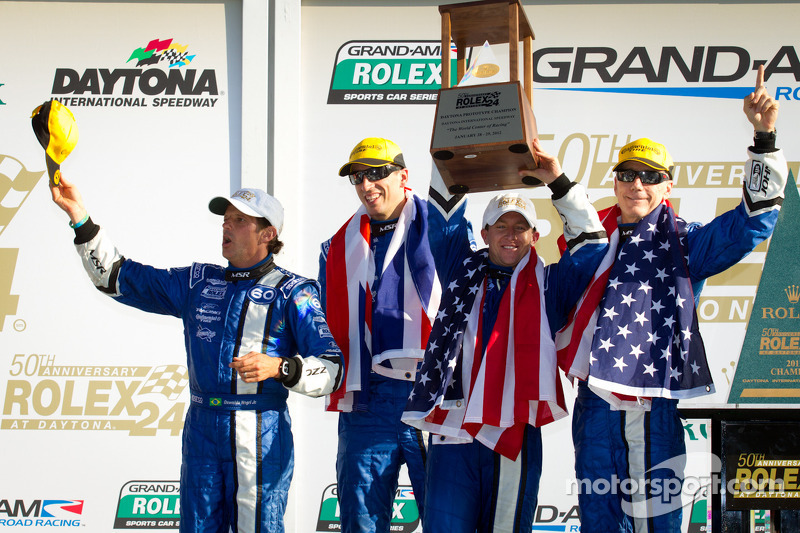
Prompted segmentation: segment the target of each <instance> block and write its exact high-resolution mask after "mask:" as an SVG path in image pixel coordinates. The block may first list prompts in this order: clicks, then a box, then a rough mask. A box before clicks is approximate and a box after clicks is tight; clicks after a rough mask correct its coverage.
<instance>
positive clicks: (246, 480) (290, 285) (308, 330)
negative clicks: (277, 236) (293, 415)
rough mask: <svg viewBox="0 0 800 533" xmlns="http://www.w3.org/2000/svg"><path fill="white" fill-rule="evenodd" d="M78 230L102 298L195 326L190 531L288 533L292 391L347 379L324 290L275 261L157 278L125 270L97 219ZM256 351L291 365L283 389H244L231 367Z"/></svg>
mask: <svg viewBox="0 0 800 533" xmlns="http://www.w3.org/2000/svg"><path fill="white" fill-rule="evenodd" d="M75 231H76V237H75V244H76V247H77V249H78V253H79V254H80V255H81V257H82V260H83V264H84V267H85V269H86V271H87V273H88V274H89V277H90V279H91V280H92V282H93V283H94V284H95V286H96V287H97V288H98V289H99V290H100V291H102V292H104V293H106V294H108V295H110V296H111V297H113V298H114V299H115V300H117V301H118V302H120V303H124V304H126V305H130V306H132V307H135V308H137V309H141V310H143V311H147V312H150V313H158V314H163V315H172V316H175V317H178V318H180V319H181V320H182V321H183V325H184V338H185V344H186V354H187V364H188V368H189V386H190V392H191V405H190V407H189V411H188V413H187V415H186V420H185V424H184V432H183V459H182V465H181V484H180V485H181V488H180V490H181V493H180V497H181V523H180V530H181V531H182V532H195V531H203V532H220V533H222V532H227V531H229V530H233V531H239V532H245V531H247V532H264V533H267V532H270V533H271V532H275V531H278V532H282V531H283V514H284V510H285V507H286V501H287V495H288V490H289V484H290V482H291V478H292V471H293V468H294V444H293V440H292V433H291V422H290V418H289V412H288V408H287V405H286V400H287V397H288V394H289V390H293V391H295V392H299V393H301V394H305V395H308V396H320V395H324V394H329V393H330V392H332V391H333V390H335V388H336V387H337V385H338V383H339V381H340V378H341V372H342V363H341V352H340V351H339V349H338V347H337V346H336V343H335V342H333V338H332V336H331V334H330V332H329V331H328V327H327V324H326V321H325V315H324V314H323V312H322V307H321V305H320V302H319V295H318V290H317V285H316V283H315V282H314V281H313V280H308V279H305V278H302V277H300V276H297V275H295V274H292V273H291V272H288V271H286V270H284V269H282V268H280V267H278V266H276V265H275V264H274V262H273V260H272V255H271V254H270V255H269V256H268V257H267V258H266V259H264V260H263V261H262V262H260V263H258V264H257V265H255V266H253V267H252V268H250V269H235V268H232V267H229V268H223V267H220V266H217V265H212V264H200V263H195V264H193V265H192V266H191V267H185V268H174V269H169V270H163V269H156V268H153V267H150V266H147V265H142V264H140V263H136V262H134V261H131V260H127V259H125V258H124V257H123V256H122V255H120V253H119V252H118V251H117V249H116V248H115V247H114V246H113V244H112V243H111V242H110V241H109V239H108V238H107V237H106V236H105V232H104V231H103V230H101V229H100V227H99V226H97V225H95V224H94V223H93V222H92V221H91V219H89V221H88V222H86V223H85V224H83V225H82V226H80V227H78V228H77V229H76V230H75ZM249 352H257V353H264V354H267V355H268V356H270V357H283V358H285V363H286V367H287V368H288V372H286V374H285V375H283V377H282V382H279V381H277V380H276V379H267V380H264V381H260V382H257V383H245V382H244V381H242V380H241V379H240V378H239V375H238V373H237V372H236V371H235V370H234V369H232V368H229V366H228V364H229V363H230V362H231V361H232V359H233V357H238V356H243V355H245V354H247V353H249ZM298 353H299V354H300V355H296V354H298Z"/></svg>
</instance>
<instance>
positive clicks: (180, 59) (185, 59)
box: [160, 48, 194, 67]
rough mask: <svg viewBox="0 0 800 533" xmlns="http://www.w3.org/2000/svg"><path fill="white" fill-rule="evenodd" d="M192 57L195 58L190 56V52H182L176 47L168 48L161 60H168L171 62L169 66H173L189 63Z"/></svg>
mask: <svg viewBox="0 0 800 533" xmlns="http://www.w3.org/2000/svg"><path fill="white" fill-rule="evenodd" d="M192 59H194V56H190V55H189V52H186V51H184V52H180V51H178V50H175V49H174V48H170V49H168V50H164V53H162V54H161V59H160V60H161V61H166V62H167V63H169V66H170V67H172V66H175V65H180V66H184V65H188V64H189V63H191V62H192Z"/></svg>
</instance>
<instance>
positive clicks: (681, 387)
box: [557, 66, 788, 533]
mask: <svg viewBox="0 0 800 533" xmlns="http://www.w3.org/2000/svg"><path fill="white" fill-rule="evenodd" d="M763 82H764V67H763V66H762V67H760V69H759V73H758V77H757V82H756V88H755V91H754V92H753V93H751V94H750V95H749V96H747V97H746V98H745V100H744V111H745V114H746V115H747V118H748V120H749V121H750V122H751V123H752V125H753V127H754V128H755V139H754V144H753V146H751V147H750V149H749V150H748V156H749V160H748V162H747V163H746V165H745V170H746V175H745V179H744V187H743V198H742V202H741V203H740V204H739V205H738V206H737V207H736V208H735V209H733V210H731V211H729V212H727V213H724V214H722V215H720V216H718V217H717V218H715V219H714V220H713V221H711V222H710V223H709V224H706V225H704V226H701V225H699V224H696V223H694V224H687V223H686V222H684V221H683V220H682V219H680V218H678V217H676V216H675V213H674V211H673V209H672V206H671V205H670V202H669V197H670V193H671V192H672V187H673V182H672V178H673V175H672V172H673V161H672V157H671V156H670V155H669V153H668V152H667V149H666V148H665V147H664V146H663V145H662V144H659V143H657V142H655V141H652V140H650V139H646V138H643V139H638V140H636V141H633V142H632V143H629V144H628V145H626V146H624V147H623V148H622V149H621V150H620V152H619V160H618V162H617V164H616V165H615V166H614V168H613V171H614V176H615V179H614V193H615V194H616V196H617V204H616V205H615V206H613V207H611V208H609V209H607V210H605V211H601V212H600V213H599V214H600V219H601V220H602V221H603V225H604V227H605V228H606V231H607V232H608V235H609V239H610V249H609V254H608V255H607V256H606V258H605V259H604V261H603V263H602V264H601V266H600V268H599V269H598V271H597V273H596V275H595V279H594V280H593V281H592V283H591V284H590V286H589V288H588V289H587V290H586V293H585V294H584V299H583V300H582V301H581V303H579V305H578V307H577V309H576V311H575V314H574V319H573V321H572V322H571V323H570V324H568V325H567V327H565V328H564V329H563V330H562V331H561V332H559V336H558V338H557V346H558V348H559V365H560V366H561V367H562V368H563V369H564V371H565V372H566V373H567V375H568V376H570V377H572V378H578V380H579V382H578V383H579V384H578V397H577V400H576V402H575V409H574V411H573V419H572V420H573V428H572V429H573V440H574V444H575V471H576V479H577V488H578V491H579V492H578V502H579V505H580V512H581V531H582V532H583V533H592V532H604V533H605V532H609V531H631V532H634V531H635V532H637V533H638V532H650V533H652V532H678V531H680V526H681V505H682V504H681V492H682V482H683V467H684V464H685V453H686V447H685V444H684V437H683V424H682V423H681V420H680V418H679V415H678V411H677V405H678V400H680V399H684V398H694V397H697V396H700V395H704V394H710V393H713V391H714V384H713V382H712V380H711V373H710V371H709V368H708V363H707V361H706V355H705V349H704V346H703V341H702V339H701V337H700V332H699V330H698V323H697V313H696V305H697V301H698V299H699V294H700V290H701V289H702V286H703V283H704V280H705V279H706V278H708V277H709V276H713V275H715V274H718V273H720V272H722V271H723V270H725V269H727V268H729V267H731V266H732V265H734V264H736V263H737V262H739V261H740V260H741V259H742V258H743V257H745V256H746V255H747V254H749V253H750V251H752V250H753V248H755V247H756V246H757V245H758V244H759V243H760V242H762V241H763V240H764V239H766V238H768V237H769V236H770V235H771V234H772V230H773V228H774V226H775V223H776V221H777V218H778V211H779V209H780V206H781V202H782V200H783V189H784V186H785V184H786V179H787V175H788V169H787V165H786V161H785V159H784V156H783V154H782V153H781V151H780V150H778V149H776V148H775V121H776V119H777V116H778V104H777V103H776V102H775V101H774V100H773V99H772V98H771V97H770V96H769V94H768V93H767V92H766V89H765V88H764V83H763ZM586 331H593V332H594V334H593V335H583V333H584V332H586Z"/></svg>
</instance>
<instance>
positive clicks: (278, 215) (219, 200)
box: [208, 189, 283, 235]
mask: <svg viewBox="0 0 800 533" xmlns="http://www.w3.org/2000/svg"><path fill="white" fill-rule="evenodd" d="M229 205H232V206H233V207H235V208H236V209H238V210H239V211H241V212H242V213H244V214H245V215H250V216H251V217H258V218H261V217H263V218H266V219H267V220H268V221H269V223H270V225H272V226H275V228H277V230H278V235H280V234H281V230H282V229H283V206H282V205H281V203H280V202H279V201H278V199H277V198H275V197H274V196H270V195H269V194H267V193H266V192H264V191H262V190H261V189H239V190H238V191H236V192H235V193H233V194H232V195H231V198H230V200H229V199H228V198H223V197H222V196H217V197H215V198H212V199H211V201H210V202H208V209H209V211H211V212H212V213H214V214H215V215H224V214H225V210H226V209H228V206H229Z"/></svg>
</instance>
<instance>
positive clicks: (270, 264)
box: [225, 254, 275, 281]
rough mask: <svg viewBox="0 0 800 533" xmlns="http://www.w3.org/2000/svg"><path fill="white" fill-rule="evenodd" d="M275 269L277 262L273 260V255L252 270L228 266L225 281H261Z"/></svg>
mask: <svg viewBox="0 0 800 533" xmlns="http://www.w3.org/2000/svg"><path fill="white" fill-rule="evenodd" d="M273 268H275V261H274V260H273V259H272V254H269V255H268V256H267V257H266V258H265V259H264V260H263V261H261V262H259V263H256V264H255V265H254V266H252V267H250V268H236V267H232V266H230V265H228V268H226V269H225V281H239V280H249V279H259V278H262V277H263V276H265V275H266V274H268V273H269V272H270V271H271V270H272V269H273Z"/></svg>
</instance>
